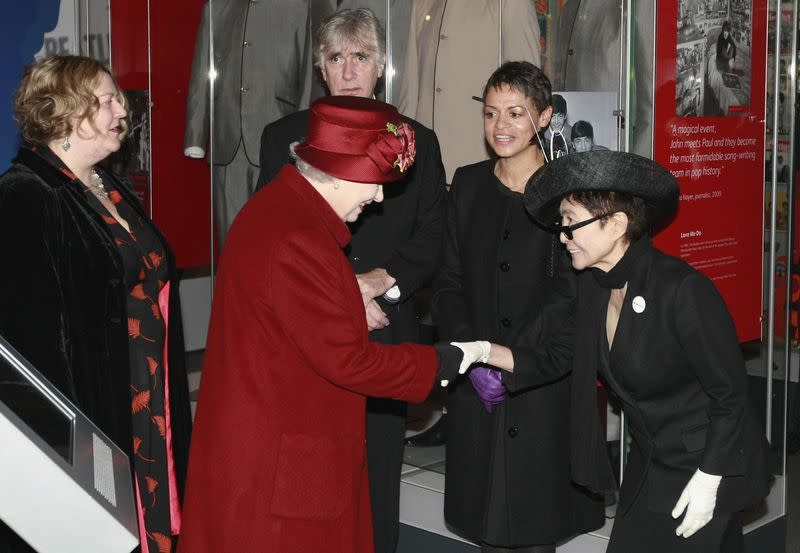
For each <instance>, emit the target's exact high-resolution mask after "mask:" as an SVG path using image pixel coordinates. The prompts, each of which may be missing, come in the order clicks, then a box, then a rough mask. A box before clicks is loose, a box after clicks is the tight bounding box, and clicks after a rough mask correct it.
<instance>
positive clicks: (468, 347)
mask: <svg viewBox="0 0 800 553" xmlns="http://www.w3.org/2000/svg"><path fill="white" fill-rule="evenodd" d="M450 346H453V347H456V348H458V349H460V350H461V358H460V359H458V374H464V373H465V372H467V369H469V367H470V365H472V364H474V363H487V362H488V361H489V354H490V353H491V350H492V347H491V344H490V343H489V342H485V341H477V342H450ZM446 347H448V346H447V345H440V346H439V347H438V348H437V349H439V348H446ZM449 372H452V371H449ZM448 384H450V380H449V379H446V378H443V379H442V380H441V385H442V387H443V388H444V387H446V386H447V385H448Z"/></svg>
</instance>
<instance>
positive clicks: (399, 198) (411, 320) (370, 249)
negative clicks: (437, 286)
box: [258, 110, 445, 343]
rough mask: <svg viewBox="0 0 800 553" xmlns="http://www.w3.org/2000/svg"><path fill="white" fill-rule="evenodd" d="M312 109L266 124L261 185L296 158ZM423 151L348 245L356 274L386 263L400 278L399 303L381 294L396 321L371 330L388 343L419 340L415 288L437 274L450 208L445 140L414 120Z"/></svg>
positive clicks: (360, 224) (368, 213)
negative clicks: (292, 153) (294, 146)
mask: <svg viewBox="0 0 800 553" xmlns="http://www.w3.org/2000/svg"><path fill="white" fill-rule="evenodd" d="M308 118H309V112H308V110H304V111H299V112H297V113H293V114H291V115H288V116H286V117H284V118H282V119H279V120H278V121H275V122H274V123H270V124H269V125H267V126H266V127H264V132H263V133H262V135H261V157H260V160H261V174H260V175H259V178H258V183H259V184H258V187H259V188H261V187H263V186H266V185H267V184H269V182H270V181H271V180H272V179H273V178H274V177H275V175H276V174H277V173H278V171H279V170H280V168H281V167H283V165H284V164H286V163H288V162H289V161H290V157H289V145H290V144H291V143H292V142H297V141H301V140H303V137H304V136H305V134H306V130H307V128H308ZM406 121H407V122H408V123H409V124H410V125H411V126H412V127H413V128H414V133H415V136H416V142H417V156H416V161H415V163H414V165H413V166H412V167H411V169H410V170H409V171H408V176H407V177H405V178H404V179H403V180H401V181H399V182H396V183H389V184H387V185H385V186H384V187H383V196H384V200H383V202H382V203H380V204H378V203H372V204H370V205H369V206H367V208H366V209H365V211H364V214H363V215H362V216H361V217H360V218H359V220H358V221H357V222H356V223H353V224H352V225H350V230H351V231H352V233H353V238H352V240H351V241H350V245H349V248H348V250H347V255H348V258H349V259H350V263H351V264H352V265H353V270H354V271H355V272H356V273H365V272H367V271H370V270H372V269H374V268H376V267H383V268H384V269H386V270H387V271H388V272H389V274H390V275H392V276H393V277H394V278H395V279H396V280H397V285H398V287H399V288H400V292H401V297H400V302H399V303H397V304H388V303H386V302H384V301H383V300H382V299H379V300H378V301H379V303H380V304H381V308H382V309H383V310H384V312H385V313H386V315H387V316H388V317H389V320H390V322H391V325H389V326H388V327H387V328H385V329H383V330H378V331H374V332H371V333H370V337H371V338H372V339H374V340H377V341H381V342H385V343H399V342H405V341H416V340H417V338H418V334H417V328H418V325H417V318H416V310H415V306H414V304H413V302H409V301H407V300H409V299H410V298H413V296H414V293H415V292H416V291H417V290H418V289H419V288H421V287H422V286H424V285H425V284H426V282H427V281H428V280H429V279H430V278H431V277H432V275H433V273H434V271H435V269H436V264H437V262H438V259H439V251H440V247H441V233H442V217H443V209H444V195H445V177H444V167H443V166H442V156H441V153H440V151H439V141H438V140H437V138H436V135H435V134H434V132H433V131H432V130H430V129H428V128H427V127H425V126H423V125H421V124H419V123H417V122H416V121H414V120H413V119H409V118H406Z"/></svg>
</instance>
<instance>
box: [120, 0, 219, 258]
mask: <svg viewBox="0 0 800 553" xmlns="http://www.w3.org/2000/svg"><path fill="white" fill-rule="evenodd" d="M203 4H204V0H184V1H182V2H152V1H151V2H148V1H147V0H126V1H125V2H111V63H112V67H113V69H114V73H115V75H116V77H117V80H118V81H119V84H120V87H121V88H123V89H124V90H126V91H127V92H128V96H129V98H140V99H141V98H142V97H143V96H144V97H145V98H147V100H148V101H149V102H151V119H150V121H149V124H150V143H151V145H152V147H151V148H149V149H148V151H147V155H149V163H148V167H149V171H150V173H151V175H152V188H151V189H150V188H148V186H147V184H148V183H147V180H148V179H147V178H146V176H142V174H141V173H137V172H133V173H132V174H130V175H129V176H130V177H131V180H132V182H133V184H134V186H136V188H137V191H138V192H139V194H140V196H141V197H143V199H144V201H145V205H146V206H148V204H149V199H150V198H149V196H148V194H152V206H153V209H152V214H151V215H152V217H153V219H154V220H155V222H156V224H157V225H158V227H159V228H160V229H161V231H162V232H164V234H165V235H166V237H167V239H168V240H169V243H170V245H171V246H172V248H173V250H174V251H175V254H176V257H177V262H178V266H180V267H184V268H188V267H205V266H208V265H209V263H210V234H209V225H210V222H209V221H210V213H211V201H210V197H209V168H208V164H207V163H205V161H201V160H192V159H189V158H186V157H185V156H184V155H183V130H184V126H185V120H186V93H187V86H188V83H189V74H190V72H191V68H192V55H193V52H194V41H195V34H196V32H197V25H198V24H199V22H200V13H201V10H202V7H203ZM148 45H149V48H148Z"/></svg>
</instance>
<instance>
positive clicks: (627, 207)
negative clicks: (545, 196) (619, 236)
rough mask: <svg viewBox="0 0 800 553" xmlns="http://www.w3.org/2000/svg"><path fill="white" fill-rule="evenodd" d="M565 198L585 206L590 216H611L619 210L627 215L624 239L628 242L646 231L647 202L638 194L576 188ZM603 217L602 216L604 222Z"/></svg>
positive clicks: (633, 240)
mask: <svg viewBox="0 0 800 553" xmlns="http://www.w3.org/2000/svg"><path fill="white" fill-rule="evenodd" d="M567 199H568V200H569V201H571V202H573V203H576V204H580V205H582V206H583V207H585V208H586V211H588V212H589V213H591V214H592V217H597V216H598V215H602V214H604V213H606V214H608V216H611V215H612V214H614V213H617V212H620V211H621V212H622V213H624V214H625V215H627V216H628V228H627V230H626V231H625V239H626V240H627V241H628V243H633V242H635V241H637V240H638V239H639V238H641V237H642V236H644V235H645V233H646V232H647V231H648V226H647V204H645V201H644V200H643V199H642V198H640V197H639V196H634V195H633V194H628V193H627V192H617V191H616V190H577V191H575V192H572V193H571V194H568V195H567ZM605 219H606V218H603V222H604V223H605Z"/></svg>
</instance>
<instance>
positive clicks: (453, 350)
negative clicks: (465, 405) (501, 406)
mask: <svg viewBox="0 0 800 553" xmlns="http://www.w3.org/2000/svg"><path fill="white" fill-rule="evenodd" d="M434 347H435V348H436V353H437V354H438V355H439V373H438V375H437V378H438V379H439V382H440V384H441V385H442V387H447V386H448V385H449V384H450V381H451V380H453V379H454V378H455V377H456V376H457V375H460V374H464V373H466V372H467V370H469V379H470V381H471V382H472V386H473V387H474V388H475V392H476V393H477V394H478V397H479V398H480V400H481V402H482V403H483V406H484V408H485V409H486V411H488V412H491V411H492V406H493V405H497V404H498V403H500V402H502V401H503V399H504V398H505V394H506V388H505V386H504V385H503V379H502V377H501V375H500V371H499V370H497V369H492V368H489V367H485V366H477V367H473V368H472V369H471V370H470V367H471V366H472V365H474V364H475V363H482V364H483V363H488V362H489V356H490V354H491V351H492V345H491V344H490V343H489V342H485V341H476V342H450V343H449V344H447V343H438V344H436V345H435V346H434Z"/></svg>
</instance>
